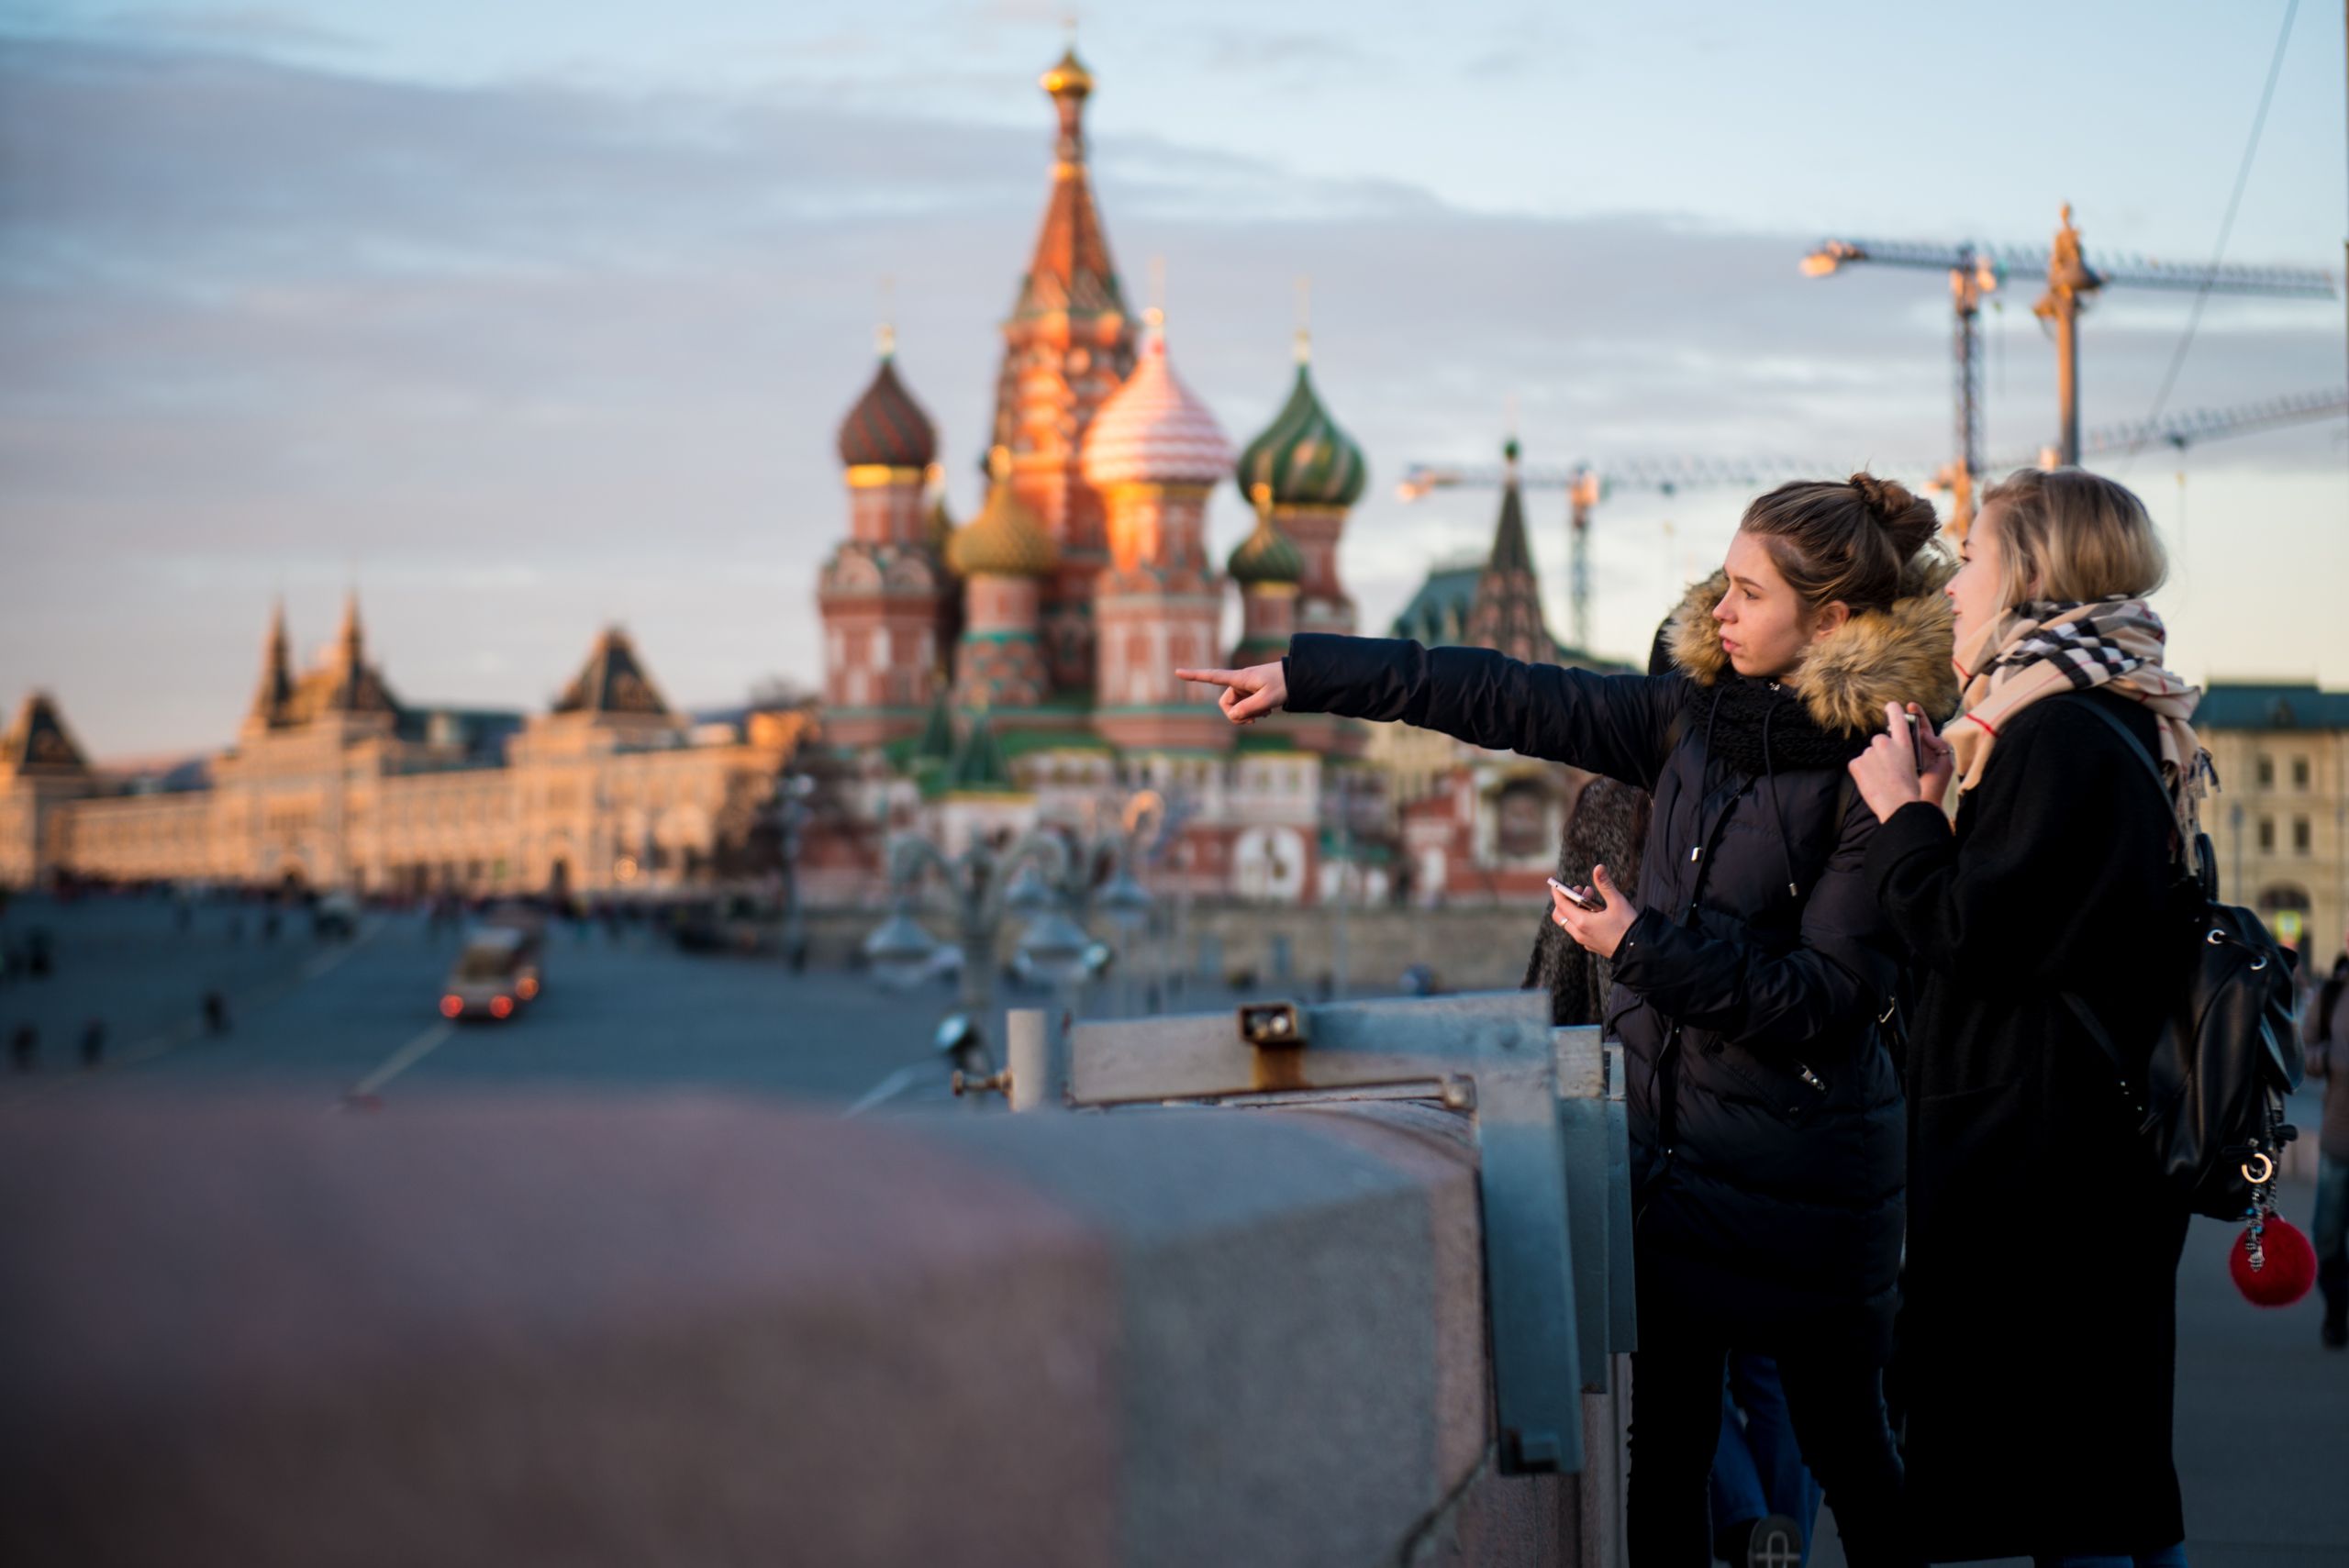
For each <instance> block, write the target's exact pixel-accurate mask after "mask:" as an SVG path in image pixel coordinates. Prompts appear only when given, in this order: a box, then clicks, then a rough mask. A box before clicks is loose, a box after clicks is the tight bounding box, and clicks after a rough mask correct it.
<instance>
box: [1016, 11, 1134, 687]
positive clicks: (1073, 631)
mask: <svg viewBox="0 0 2349 1568" xmlns="http://www.w3.org/2000/svg"><path fill="white" fill-rule="evenodd" d="M1042 85H1043V88H1044V91H1045V93H1046V94H1048V95H1050V96H1051V98H1052V107H1053V109H1054V111H1055V112H1056V113H1057V114H1058V116H1059V118H1060V129H1059V137H1058V139H1057V142H1056V143H1055V147H1054V155H1053V161H1052V196H1051V199H1050V200H1049V202H1048V203H1047V204H1046V206H1045V208H1044V225H1043V229H1042V232H1041V233H1040V234H1039V235H1038V236H1037V239H1036V250H1035V253H1034V255H1033V256H1032V257H1031V258H1030V261H1029V263H1028V271H1027V273H1026V274H1025V275H1024V276H1023V277H1022V278H1021V279H1020V282H1019V298H1018V300H1017V301H1016V302H1015V303H1014V305H1013V306H1012V311H1011V316H1010V317H1009V319H1008V320H1006V321H1005V322H1004V323H1003V344H1004V347H1003V370H1002V373H1001V375H1000V378H999V379H998V381H997V383H996V405H995V421H994V444H995V445H996V446H1000V447H1003V448H1005V449H1007V450H1008V451H1009V452H1010V453H1011V474H1012V484H1013V485H1014V486H1015V488H1017V489H1018V491H1019V496H1020V499H1021V500H1022V501H1024V502H1026V503H1027V505H1028V506H1029V507H1030V509H1031V510H1032V511H1034V513H1035V514H1036V516H1037V517H1039V518H1041V520H1042V522H1043V525H1044V528H1045V531H1046V532H1047V533H1048V534H1050V536H1051V537H1052V542H1053V545H1054V546H1055V548H1056V550H1057V551H1058V555H1059V561H1060V565H1059V568H1058V570H1057V572H1056V573H1055V574H1054V576H1053V578H1052V581H1051V582H1049V583H1047V584H1045V587H1044V596H1043V619H1042V627H1041V629H1042V635H1043V639H1044V647H1045V651H1046V656H1047V658H1048V660H1049V662H1050V664H1051V668H1052V683H1053V684H1054V686H1055V687H1057V688H1058V689H1060V690H1062V691H1066V692H1077V693H1082V692H1085V691H1089V690H1090V689H1091V688H1092V686H1093V639H1094V628H1093V624H1092V597H1093V580H1094V578H1095V577H1096V576H1097V574H1098V573H1099V572H1100V570H1101V567H1102V565H1103V563H1104V562H1105V561H1106V560H1107V554H1106V550H1105V541H1104V539H1103V537H1102V529H1103V524H1104V509H1103V505H1102V500H1101V497H1100V496H1099V495H1097V494H1096V493H1095V491H1094V489H1093V487H1092V486H1091V485H1089V484H1086V483H1085V475H1084V473H1083V468H1082V452H1083V449H1084V444H1085V430H1086V429H1087V428H1088V427H1090V426H1091V424H1092V422H1093V417H1094V415H1095V414H1096V413H1097V411H1098V410H1099V409H1100V407H1101V406H1102V405H1103V404H1104V403H1105V402H1107V401H1108V398H1109V396H1110V395H1111V394H1113V393H1115V392H1116V391H1117V390H1118V386H1119V383H1121V382H1122V381H1124V380H1125V378H1126V376H1127V374H1128V373H1130V371H1131V370H1132V368H1133V362H1134V343H1133V329H1132V325H1131V323H1130V321H1129V320H1128V319H1127V316H1126V304H1125V299H1124V296H1123V295H1122V294H1121V293H1120V291H1119V285H1118V272H1117V268H1116V266H1115V264H1114V263H1113V262H1112V261H1110V259H1109V243H1108V239H1107V237H1106V236H1105V235H1104V234H1103V232H1102V228H1101V217H1100V213H1099V211H1098V210H1097V207H1096V206H1095V205H1094V200H1093V187H1092V183H1091V181H1090V179H1089V178H1088V176H1087V173H1086V169H1085V100H1086V99H1087V98H1088V97H1090V96H1091V95H1092V93H1093V74H1092V72H1089V71H1087V70H1086V69H1085V66H1084V64H1083V62H1081V61H1078V59H1077V58H1076V50H1075V49H1074V46H1072V47H1071V48H1070V50H1068V52H1067V53H1066V54H1064V55H1063V56H1062V57H1061V60H1060V62H1059V63H1058V64H1056V65H1054V66H1053V67H1052V69H1051V70H1050V71H1047V72H1044V75H1043V81H1042Z"/></svg>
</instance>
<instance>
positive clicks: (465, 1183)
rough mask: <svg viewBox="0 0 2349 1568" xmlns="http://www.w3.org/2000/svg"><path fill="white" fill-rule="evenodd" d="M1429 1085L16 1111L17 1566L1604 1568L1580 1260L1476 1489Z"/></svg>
mask: <svg viewBox="0 0 2349 1568" xmlns="http://www.w3.org/2000/svg"><path fill="white" fill-rule="evenodd" d="M1385 1006H1412V1005H1411V1004H1386V1005H1385ZM1037 1022H1038V1023H1040V1020H1038V1021H1037ZM1036 1027H1037V1024H1030V1027H1029V1029H1028V1031H1027V1038H1029V1039H1030V1040H1032V1039H1033V1038H1034V1032H1035V1029H1036ZM1581 1032H1582V1031H1570V1032H1569V1033H1567V1034H1566V1035H1565V1036H1564V1038H1563V1039H1562V1041H1561V1050H1560V1059H1561V1061H1569V1062H1576V1061H1578V1062H1582V1063H1583V1064H1584V1065H1583V1066H1582V1067H1581V1068H1578V1069H1574V1070H1573V1071H1572V1072H1570V1074H1569V1075H1570V1078H1572V1077H1574V1075H1575V1073H1580V1074H1581V1076H1580V1077H1579V1078H1578V1079H1576V1080H1575V1083H1574V1084H1570V1093H1571V1092H1580V1093H1582V1094H1583V1095H1585V1096H1586V1097H1587V1095H1588V1093H1589V1091H1591V1090H1592V1089H1594V1088H1596V1087H1598V1084H1597V1082H1596V1079H1595V1078H1594V1077H1593V1076H1592V1075H1591V1074H1592V1073H1593V1072H1594V1071H1595V1068H1594V1067H1593V1066H1592V1064H1593V1063H1595V1062H1596V1061H1597V1057H1596V1052H1595V1051H1585V1046H1586V1044H1587V1043H1588V1042H1585V1041H1581V1040H1580V1039H1579V1036H1580V1034H1581ZM1576 1052H1582V1054H1581V1055H1577V1054H1576ZM1081 1076H1082V1075H1081V1074H1080V1077H1081ZM1577 1085H1578V1089H1577ZM1031 1087H1032V1085H1031ZM1361 1092H1362V1093H1364V1094H1369V1093H1370V1092H1371V1091H1369V1090H1364V1091H1361ZM1385 1092H1386V1093H1393V1094H1403V1093H1408V1088H1397V1089H1393V1090H1389V1091H1385ZM1432 1095H1433V1096H1434V1097H1431V1098H1423V1099H1409V1098H1375V1097H1374V1098H1364V1099H1354V1100H1349V1101H1345V1102H1342V1103H1325V1104H1316V1105H1298V1104H1286V1105H1272V1106H1266V1105H1258V1106H1253V1107H1252V1108H1246V1109H1240V1108H1227V1109H1221V1110H1202V1109H1198V1108H1192V1107H1188V1106H1186V1107H1183V1108H1163V1107H1156V1106H1152V1107H1149V1108H1121V1109H1118V1110H1114V1111H1107V1112H1099V1113H1092V1112H1087V1113H1081V1114H1059V1115H1024V1114H1022V1115H1005V1114H1002V1113H1001V1112H999V1111H993V1110H990V1111H984V1112H981V1111H965V1110H963V1109H959V1108H958V1110H956V1111H955V1112H952V1113H940V1112H931V1113H929V1114H927V1115H908V1116H904V1117H900V1118H890V1119H882V1118H868V1119H862V1120H855V1121H842V1120H839V1119H836V1118H834V1117H833V1116H831V1115H829V1114H824V1113H819V1112H818V1111H815V1110H813V1109H807V1108H798V1107H794V1106H787V1105H783V1104H776V1103H770V1102H763V1101H748V1100H721V1099H714V1098H707V1097H695V1096H682V1097H676V1098H666V1099H652V1100H634V1101H618V1100H612V1099H603V1100H596V1099H586V1098H573V1099H561V1100H557V1099H527V1098H519V1097H499V1098H482V1099H477V1100H457V1099H442V1100H433V1099H428V1098H425V1097H421V1096H419V1097H417V1098H416V1099H413V1100H410V1101H406V1102H403V1103H401V1104H400V1105H398V1106H395V1107H394V1108H392V1109H390V1110H386V1111H382V1112H377V1113H373V1114H357V1113H352V1114H338V1115H322V1114H320V1112H319V1110H318V1109H317V1106H316V1104H315V1103H314V1102H310V1101H303V1102H300V1103H289V1102H284V1101H273V1100H264V1099H231V1098H228V1097H219V1098H207V1099H195V1100H188V1099H180V1100H174V1101H171V1102H162V1101H154V1102H148V1103H130V1104H113V1105H106V1104H99V1103H96V1102H95V1101H92V1102H87V1103H83V1104H71V1103H66V1104H61V1103H60V1102H56V1101H51V1102H50V1103H49V1104H48V1105H45V1106H37V1107H17V1108H11V1109H8V1110H6V1111H5V1112H0V1171H5V1174H0V1193H5V1194H6V1196H5V1198H0V1212H5V1216H6V1219H5V1229H6V1235H7V1237H8V1260H9V1262H8V1268H7V1271H6V1284H5V1286H0V1387H5V1389H6V1398H5V1399H0V1558H5V1559H6V1561H10V1562H28V1563H29V1562H74V1563H82V1564H100V1563H131V1562H139V1563H148V1562H190V1563H196V1562H235V1563H239V1564H244V1565H251V1568H265V1565H270V1564H289V1565H291V1564H300V1565H303V1568H317V1565H328V1564H344V1563H367V1564H373V1563H383V1564H400V1565H403V1568H406V1565H411V1564H417V1563H427V1562H429V1563H433V1564H436V1565H449V1564H473V1563H480V1564H484V1565H486V1564H493V1563H494V1564H499V1565H501V1568H511V1565H516V1564H529V1563H541V1562H543V1563H561V1564H565V1565H589V1564H598V1563H613V1564H619V1563H627V1564H632V1565H633V1564H643V1563H694V1564H700V1563H713V1564H716V1563H746V1564H747V1563H759V1564H771V1563H800V1562H805V1563H819V1564H825V1565H827V1568H852V1565H856V1564H907V1565H912V1564H930V1563H953V1564H958V1565H963V1564H968V1565H985V1564H997V1563H1000V1564H1005V1565H1007V1568H1009V1565H1013V1564H1017V1565H1019V1568H1041V1565H1050V1564H1062V1563H1065V1564H1078V1563H1120V1564H1124V1563H1132V1564H1159V1563H1163V1564H1169V1565H1173V1564H1186V1565H1187V1564H1200V1563H1216V1564H1224V1565H1241V1564H1250V1563H1264V1564H1280V1565H1283V1568H1297V1565H1307V1564H1319V1563H1330V1564H1340V1563H1344V1564H1357V1563H1406V1564H1425V1563H1501V1564H1515V1563H1526V1564H1536V1563H1539V1564H1548V1563H1560V1564H1585V1565H1592V1568H1596V1565H1598V1564H1608V1565H1609V1568H1611V1565H1612V1564H1614V1563H1615V1562H1618V1561H1620V1540H1619V1524H1618V1521H1619V1520H1620V1475H1621V1463H1620V1459H1621V1448H1620V1439H1621V1430H1622V1422H1621V1416H1622V1413H1623V1407H1624V1399H1623V1392H1624V1389H1623V1373H1622V1365H1621V1357H1620V1353H1618V1352H1619V1351H1620V1348H1621V1345H1620V1344H1610V1343H1609V1342H1608V1341H1607V1339H1606V1331H1605V1329H1604V1328H1603V1327H1602V1328H1601V1329H1600V1330H1599V1333H1598V1339H1597V1340H1592V1339H1591V1334H1592V1325H1591V1323H1590V1321H1589V1320H1588V1319H1587V1317H1586V1318H1585V1321H1584V1324H1583V1327H1582V1329H1581V1334H1582V1342H1583V1344H1584V1346H1585V1348H1586V1347H1587V1345H1588V1344H1590V1343H1594V1342H1595V1343H1598V1344H1599V1345H1600V1346H1601V1347H1602V1348H1601V1351H1600V1358H1599V1360H1598V1362H1597V1363H1596V1364H1595V1365H1594V1364H1592V1362H1590V1359H1589V1358H1588V1356H1587V1355H1586V1356H1585V1357H1584V1358H1583V1363H1582V1370H1581V1373H1580V1384H1581V1386H1582V1387H1584V1388H1587V1387H1589V1386H1591V1385H1594V1384H1595V1385H1600V1386H1603V1387H1604V1389H1605V1390H1606V1391H1605V1392H1583V1393H1579V1394H1575V1393H1569V1394H1568V1395H1567V1396H1566V1397H1567V1398H1568V1400H1570V1401H1578V1406H1579V1416H1580V1423H1581V1432H1580V1440H1579V1441H1578V1442H1575V1443H1572V1444H1571V1445H1570V1446H1572V1447H1575V1448H1578V1449H1579V1450H1580V1451H1581V1452H1580V1454H1579V1455H1578V1456H1577V1457H1578V1459H1579V1473H1564V1472H1559V1473H1537V1474H1527V1475H1515V1474H1505V1473H1503V1467H1504V1462H1505V1461H1506V1457H1507V1456H1505V1455H1502V1454H1499V1453H1498V1452H1497V1449H1496V1444H1495V1429H1496V1428H1495V1414H1494V1412H1495V1388H1496V1375H1497V1374H1496V1367H1495V1365H1494V1360H1493V1355H1492V1351H1491V1350H1490V1349H1489V1345H1490V1342H1491V1331H1490V1329H1488V1313H1487V1286H1486V1235H1485V1229H1484V1225H1483V1222H1482V1220H1481V1218H1480V1216H1481V1215H1482V1214H1483V1213H1484V1212H1486V1211H1487V1210H1488V1209H1489V1207H1490V1203H1491V1198H1490V1195H1489V1194H1486V1195H1481V1197H1480V1162H1479V1153H1478V1151H1479V1141H1480V1139H1479V1130H1478V1129H1477V1127H1476V1125H1475V1121H1476V1117H1477V1115H1478V1114H1479V1113H1478V1110H1477V1109H1476V1107H1474V1106H1466V1107H1463V1106H1462V1105H1461V1101H1462V1099H1463V1095H1462V1094H1461V1093H1460V1092H1459V1091H1458V1090H1457V1089H1456V1086H1455V1087H1453V1088H1452V1089H1450V1090H1448V1091H1447V1090H1446V1089H1445V1088H1443V1087H1442V1086H1438V1087H1437V1088H1436V1089H1435V1090H1433V1091H1432ZM1287 1097H1289V1098H1290V1099H1292V1100H1293V1099H1294V1098H1295V1092H1294V1091H1292V1092H1289V1094H1288V1095H1287ZM1447 1101H1448V1102H1450V1104H1451V1106H1452V1107H1453V1108H1446V1102H1447ZM1564 1103H1565V1102H1562V1104H1564ZM1561 1126H1562V1128H1564V1129H1565V1131H1566V1133H1567V1136H1568V1142H1569V1145H1570V1148H1569V1154H1568V1160H1567V1173H1568V1178H1569V1180H1570V1181H1571V1180H1572V1179H1573V1175H1572V1173H1574V1172H1575V1170H1576V1169H1577V1168H1588V1169H1596V1170H1598V1171H1601V1172H1602V1173H1603V1172H1604V1171H1605V1169H1606V1164H1607V1156H1606V1154H1605V1152H1604V1151H1597V1153H1596V1163H1593V1162H1592V1160H1591V1159H1590V1158H1587V1156H1590V1155H1591V1154H1592V1151H1589V1150H1587V1149H1584V1148H1581V1147H1579V1146H1578V1145H1577V1144H1576V1137H1577V1135H1576V1133H1575V1128H1576V1124H1575V1120H1574V1118H1573V1117H1572V1115H1571V1114H1567V1113H1563V1112H1562V1117H1561ZM1592 1128H1597V1129H1598V1132H1597V1133H1596V1134H1593V1133H1592V1132H1591V1130H1590V1129H1592ZM1579 1136H1580V1139H1581V1140H1582V1141H1583V1142H1586V1141H1587V1140H1588V1138H1589V1137H1591V1136H1597V1137H1598V1138H1600V1139H1601V1140H1604V1139H1605V1137H1606V1128H1605V1120H1604V1118H1603V1117H1601V1118H1593V1119H1591V1120H1589V1121H1588V1122H1586V1124H1584V1125H1583V1126H1582V1130H1581V1133H1580V1135H1579ZM1577 1161H1580V1162H1582V1166H1581V1167H1578V1166H1577V1165H1576V1162H1577ZM1601 1179H1602V1180H1604V1179H1605V1178H1604V1177H1603V1176H1602V1178H1601ZM1568 1207H1570V1208H1573V1209H1574V1211H1575V1213H1576V1214H1577V1215H1580V1214H1581V1213H1583V1212H1584V1209H1585V1208H1586V1207H1588V1206H1587V1205H1583V1206H1576V1205H1575V1204H1572V1203H1570V1204H1569V1205H1568ZM1600 1229H1601V1230H1602V1231H1603V1230H1604V1229H1605V1227H1604V1225H1603V1224H1602V1225H1601V1226H1600ZM1624 1240H1625V1239H1623V1238H1620V1237H1619V1238H1616V1239H1615V1243H1616V1255H1617V1256H1618V1257H1622V1256H1624V1255H1625V1253H1624V1251H1623V1247H1622V1245H1621V1243H1622V1242H1623V1241H1624ZM1609 1244H1610V1243H1609V1241H1608V1240H1606V1239H1605V1238H1604V1237H1603V1236H1600V1237H1593V1238H1587V1239H1586V1240H1585V1243H1584V1245H1583V1246H1581V1247H1578V1248H1576V1249H1575V1251H1574V1254H1573V1255H1574V1259H1575V1273H1576V1277H1575V1280H1574V1282H1573V1291H1574V1294H1575V1297H1576V1299H1577V1302H1578V1303H1579V1304H1580V1305H1581V1306H1582V1307H1584V1309H1585V1312H1586V1313H1587V1310H1588V1309H1589V1307H1590V1304H1591V1303H1597V1304H1598V1307H1597V1309H1598V1311H1599V1313H1600V1314H1601V1317H1602V1318H1606V1317H1608V1316H1609V1313H1610V1311H1612V1312H1613V1314H1614V1316H1615V1317H1616V1318H1617V1319H1619V1320H1620V1315H1621V1310H1622V1306H1623V1300H1624V1293H1623V1291H1622V1290H1621V1282H1620V1280H1615V1281H1612V1282H1610V1281H1609V1280H1605V1279H1601V1280H1599V1281H1597V1282H1592V1281H1590V1280H1588V1279H1586V1278H1585V1277H1583V1276H1584V1275H1585V1274H1586V1272H1587V1270H1588V1268H1590V1267H1593V1266H1597V1267H1600V1268H1602V1269H1603V1268H1604V1266H1605V1264H1604V1262H1603V1260H1604V1259H1605V1258H1606V1257H1607V1255H1608V1249H1609ZM1559 1255H1560V1256H1561V1257H1563V1256H1564V1255H1565V1253H1564V1250H1563V1249H1562V1250H1561V1251H1560V1253H1559ZM1593 1260H1601V1261H1600V1262H1593ZM1594 1283H1595V1284H1596V1291H1595V1293H1594V1291H1593V1289H1592V1286H1593V1284H1594ZM1610 1296H1613V1297H1615V1298H1616V1305H1615V1307H1613V1308H1611V1309H1610V1307H1609V1306H1608V1303H1609V1297H1610ZM1559 1328H1560V1329H1561V1331H1562V1332H1567V1333H1572V1332H1574V1329H1572V1328H1571V1326H1569V1325H1564V1324H1561V1325H1560V1326H1559ZM1569 1364H1572V1363H1571V1362H1569Z"/></svg>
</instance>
